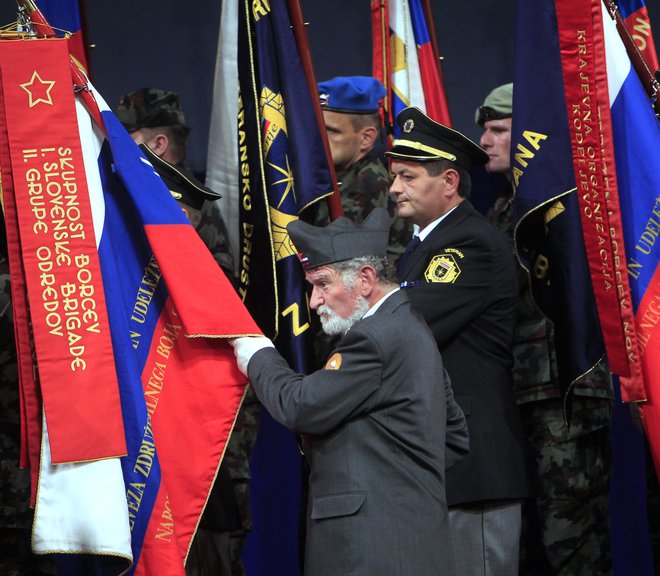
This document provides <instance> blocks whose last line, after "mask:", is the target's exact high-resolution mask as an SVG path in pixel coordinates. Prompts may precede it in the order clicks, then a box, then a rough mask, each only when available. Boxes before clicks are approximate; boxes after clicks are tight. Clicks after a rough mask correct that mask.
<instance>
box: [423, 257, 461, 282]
mask: <svg viewBox="0 0 660 576" xmlns="http://www.w3.org/2000/svg"><path fill="white" fill-rule="evenodd" d="M460 273H461V269H460V267H459V265H458V263H457V262H456V259H455V258H454V255H453V254H451V253H449V251H448V252H446V253H445V254H438V255H437V256H434V257H433V258H432V259H431V261H430V262H429V265H428V266H427V268H426V270H425V272H424V278H425V279H426V281H427V282H442V283H445V284H453V283H454V282H455V281H456V278H458V276H459V275H460Z"/></svg>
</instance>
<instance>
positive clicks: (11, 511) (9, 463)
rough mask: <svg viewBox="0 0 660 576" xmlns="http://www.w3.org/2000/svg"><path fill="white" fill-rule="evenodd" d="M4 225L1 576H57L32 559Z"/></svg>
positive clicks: (0, 270)
mask: <svg viewBox="0 0 660 576" xmlns="http://www.w3.org/2000/svg"><path fill="white" fill-rule="evenodd" d="M6 254H7V250H6V243H5V229H4V220H1V221H0V486H1V487H2V489H1V490H0V574H2V575H3V576H18V575H21V576H22V575H28V574H29V575H32V576H38V575H41V574H54V573H55V572H54V568H53V566H52V565H51V563H50V562H49V561H48V560H47V559H46V558H44V557H43V556H36V555H34V554H32V550H31V537H32V520H33V511H32V510H31V509H30V471H29V470H27V469H21V468H19V466H18V461H19V455H20V442H21V439H20V436H21V433H20V408H19V391H18V362H17V359H16V345H15V341H14V326H13V313H12V307H11V288H10V281H9V264H8V262H7V256H6Z"/></svg>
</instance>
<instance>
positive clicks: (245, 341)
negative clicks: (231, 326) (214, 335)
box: [229, 336, 275, 376]
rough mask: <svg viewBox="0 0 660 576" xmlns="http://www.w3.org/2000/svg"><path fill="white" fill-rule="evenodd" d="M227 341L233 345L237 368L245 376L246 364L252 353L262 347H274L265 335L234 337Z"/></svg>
mask: <svg viewBox="0 0 660 576" xmlns="http://www.w3.org/2000/svg"><path fill="white" fill-rule="evenodd" d="M229 343H230V344H231V345H232V346H233V347H234V354H235V355H236V363H237V364H238V369H239V370H240V371H241V372H242V373H243V375H245V376H247V369H248V364H249V363H250V358H252V355H253V354H255V353H256V352H259V350H261V349H262V348H275V346H273V343H272V342H271V341H270V339H269V338H266V337H265V336H256V337H253V336H246V337H243V338H235V339H233V340H230V341H229Z"/></svg>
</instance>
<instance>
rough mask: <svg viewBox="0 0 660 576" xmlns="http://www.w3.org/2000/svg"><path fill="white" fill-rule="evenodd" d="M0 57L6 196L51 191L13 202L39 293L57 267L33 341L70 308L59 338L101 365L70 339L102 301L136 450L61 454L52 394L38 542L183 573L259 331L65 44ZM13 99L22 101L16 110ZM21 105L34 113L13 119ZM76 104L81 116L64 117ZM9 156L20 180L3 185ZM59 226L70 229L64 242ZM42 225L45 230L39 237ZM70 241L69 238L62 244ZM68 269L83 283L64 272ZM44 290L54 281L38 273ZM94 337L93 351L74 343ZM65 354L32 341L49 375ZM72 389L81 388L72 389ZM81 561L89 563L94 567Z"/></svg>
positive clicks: (120, 563)
mask: <svg viewBox="0 0 660 576" xmlns="http://www.w3.org/2000/svg"><path fill="white" fill-rule="evenodd" d="M0 67H1V72H2V89H3V96H4V99H3V104H4V106H3V111H4V112H5V117H4V118H3V120H4V123H3V124H2V126H1V128H2V130H1V135H2V138H1V139H0V140H1V143H2V146H3V150H8V151H9V156H10V158H11V163H10V165H7V162H6V161H5V160H4V158H3V188H4V192H5V194H6V193H7V190H10V191H11V188H12V187H13V188H14V194H13V200H14V201H15V200H16V198H17V197H19V196H21V195H23V196H25V197H27V198H33V200H32V208H34V206H35V205H38V203H39V202H41V204H40V205H39V207H40V208H41V209H40V210H34V209H30V206H29V205H28V210H24V209H23V208H22V207H21V205H20V203H18V204H17V208H18V209H17V210H16V211H15V212H16V216H17V219H18V220H19V221H20V230H19V232H20V233H19V234H15V235H14V238H15V239H17V240H18V242H19V243H20V246H19V252H21V251H22V253H21V256H22V262H23V265H24V266H23V267H24V269H25V276H26V278H27V280H28V283H27V284H28V294H30V290H31V289H33V287H32V286H31V283H30V275H31V274H32V273H31V269H32V268H34V267H35V264H36V268H37V269H39V265H40V264H41V265H42V267H47V268H49V270H48V271H47V273H48V274H50V276H48V277H45V276H44V278H45V279H40V280H38V282H39V281H41V282H46V279H47V280H48V284H47V285H46V287H48V288H49V289H50V290H49V292H48V294H50V296H51V298H50V300H49V301H54V302H57V303H58V307H55V306H54V305H52V306H51V308H52V309H53V310H54V311H51V312H50V313H51V316H50V317H49V316H47V315H46V316H45V318H48V319H47V320H46V319H42V318H41V316H39V315H35V313H36V312H38V311H39V310H38V307H36V306H33V307H32V309H31V313H32V320H33V322H32V325H33V331H35V334H34V338H35V341H36V342H39V341H40V338H41V339H43V337H42V336H40V335H38V334H37V333H36V332H38V331H41V332H44V331H45V332H46V336H49V337H50V338H51V340H55V339H56V338H58V336H57V332H56V333H55V334H52V332H53V330H52V329H51V330H50V331H49V330H48V327H49V323H52V324H55V323H56V321H57V319H58V318H59V319H60V320H61V323H62V324H61V332H62V334H63V336H62V341H63V342H64V343H65V344H66V345H68V346H69V349H68V352H67V353H68V355H69V356H71V358H68V361H69V362H71V361H73V360H75V359H82V360H92V359H94V358H95V354H94V350H93V348H94V346H95V345H96V341H95V340H93V339H92V337H91V336H89V337H88V336H87V335H86V334H85V333H83V339H82V340H80V339H76V340H75V342H73V341H72V338H73V337H74V336H77V329H78V328H79V327H80V325H79V324H78V322H76V321H71V322H70V321H69V318H72V317H74V314H73V312H74V311H78V315H79V317H80V322H81V323H82V325H83V327H89V326H91V327H92V328H94V329H96V324H95V323H91V324H90V323H89V319H86V316H85V313H86V312H88V311H89V310H91V309H92V308H91V306H92V302H93V303H94V304H95V308H94V310H96V311H97V312H99V311H100V310H101V308H103V310H104V311H105V310H107V320H108V323H109V338H110V340H111V344H112V347H111V354H112V355H111V356H110V357H105V358H106V359H105V361H106V362H107V363H109V365H108V367H109V368H110V371H111V373H113V374H114V375H115V383H116V382H118V385H119V401H120V407H121V421H122V422H123V428H122V431H121V439H122V441H123V440H124V439H125V452H127V455H125V456H121V454H112V453H110V454H105V455H100V456H99V457H98V458H101V459H98V458H97V459H95V460H93V461H87V462H83V461H81V460H83V459H86V458H78V459H77V461H71V462H70V463H66V464H53V460H54V459H53V458H52V456H51V454H52V453H53V448H54V447H58V449H59V450H64V451H67V450H70V446H69V444H70V443H71V441H69V440H68V439H67V437H66V435H64V436H61V440H60V441H59V442H58V443H53V432H54V430H53V427H52V426H51V420H53V421H54V422H59V420H58V419H57V416H58V415H59V414H58V412H59V411H62V410H66V409H67V405H66V403H60V402H59V401H58V400H59V399H58V398H57V397H56V395H54V396H53V397H54V400H51V399H50V398H49V397H47V396H46V395H44V408H45V410H44V412H45V415H46V426H44V438H43V442H42V453H41V462H40V470H41V473H40V478H39V488H38V495H37V509H36V514H35V527H34V538H33V547H34V549H35V551H36V552H38V553H56V554H58V555H59V554H61V553H66V554H62V555H61V556H66V557H67V559H66V560H64V561H61V562H60V568H61V572H62V573H67V574H80V573H82V574H89V573H97V570H98V571H100V573H103V574H120V573H122V574H123V573H126V570H127V569H128V570H129V572H128V573H130V574H133V573H135V574H163V575H166V576H169V575H172V576H174V575H183V574H184V568H183V566H184V561H185V558H186V556H187V553H188V549H189V546H190V542H191V540H192V537H193V535H194V533H195V530H196V528H197V524H198V521H199V517H200V515H201V513H202V511H203V508H204V506H205V504H206V500H207V497H208V493H209V490H210V487H211V485H212V484H213V481H214V478H215V475H216V473H217V470H218V467H219V464H220V461H221V458H222V454H223V453H224V449H225V446H226V442H227V439H228V437H229V435H230V433H231V429H232V427H233V424H234V420H235V416H236V412H237V410H238V407H239V405H240V402H241V400H242V397H243V394H244V390H245V378H244V377H243V376H241V374H240V373H239V372H238V370H237V368H236V365H235V360H234V356H233V351H232V349H231V347H230V346H229V345H228V344H227V343H226V338H228V337H235V336H239V335H248V334H253V335H254V334H259V333H260V331H259V329H258V328H257V326H256V325H255V323H254V322H253V321H252V319H251V317H250V316H249V314H248V313H247V311H246V310H245V308H244V306H243V304H242V303H241V301H240V299H239V298H238V296H237V295H236V294H235V292H234V290H233V288H232V286H231V285H230V284H229V283H228V281H227V280H226V277H225V275H224V273H223V272H222V271H221V270H220V268H219V267H218V266H217V264H216V263H215V261H214V259H213V257H212V256H211V255H210V253H209V252H208V250H207V249H206V247H205V246H204V245H203V243H202V241H201V239H200V238H199V237H198V235H197V233H196V232H195V230H194V229H193V227H192V226H191V225H190V223H189V222H188V220H187V219H186V217H185V216H184V214H183V212H182V211H181V209H180V208H179V207H178V205H177V203H176V201H174V199H173V198H172V197H171V195H170V193H169V191H168V189H167V187H166V186H165V184H164V183H163V182H162V180H161V179H160V178H159V176H158V175H157V173H156V172H155V170H154V169H153V167H152V166H151V164H149V162H148V161H147V160H146V158H145V157H144V156H143V155H142V153H141V152H140V151H139V149H138V148H137V146H136V145H135V143H134V142H133V140H132V139H131V138H130V136H129V135H128V134H127V133H126V131H125V130H124V128H123V127H122V126H121V125H120V123H119V122H118V121H117V119H116V118H115V117H114V115H113V114H112V113H111V112H110V111H109V109H108V107H107V105H105V103H104V102H103V101H102V99H101V97H100V96H99V95H98V94H96V93H94V94H95V97H96V102H97V103H98V106H99V108H100V109H101V117H102V119H103V124H104V127H103V129H102V128H101V127H99V126H98V125H96V124H94V123H93V121H92V120H91V116H90V114H89V112H88V110H87V109H86V108H85V107H84V106H83V105H82V103H81V102H80V101H78V99H77V98H76V100H75V102H74V91H73V86H72V83H71V77H70V70H69V62H68V51H67V49H66V46H65V44H64V43H63V42H62V41H60V40H46V41H30V42H13V41H12V42H5V43H2V44H1V45H0ZM58 70H59V72H58ZM26 88H28V89H26ZM90 89H91V88H90ZM91 90H93V89H91ZM10 94H11V97H12V98H13V99H14V100H15V102H16V104H12V106H13V107H10V106H9V104H10V102H9V99H8V97H9V96H10ZM22 101H24V105H25V107H26V112H25V114H23V115H22V117H20V118H18V119H16V118H12V115H13V114H15V113H16V111H17V110H18V108H17V106H19V105H20V104H21V102H22ZM69 112H70V113H71V114H73V116H72V117H65V113H66V114H69ZM53 113H55V114H56V115H57V117H56V118H53V117H52V114H53ZM24 123H27V124H29V125H30V126H31V129H32V130H33V133H34V134H40V133H41V132H42V131H43V132H44V133H45V134H46V135H47V138H48V139H49V142H47V143H42V142H41V141H39V142H37V141H36V140H35V141H34V142H32V141H29V140H27V139H26V136H25V135H24V132H21V131H20V127H21V125H22V124H24ZM71 123H73V124H71ZM71 125H73V127H74V130H73V133H72V134H73V140H74V141H75V142H77V145H78V148H79V149H80V150H81V151H82V155H81V157H80V159H79V160H77V159H76V158H77V157H76V156H75V155H71V153H70V151H69V147H68V146H64V145H63V142H69V140H68V139H71V138H72V134H71V133H65V132H62V130H66V129H67V128H66V127H70V126H71ZM58 126H60V127H59V128H58ZM17 127H18V128H17ZM30 134H31V133H28V134H27V135H28V136H30ZM70 155H71V158H72V159H70ZM60 156H62V157H63V158H64V160H62V159H61V158H60ZM6 166H7V168H8V170H9V174H10V175H11V181H12V183H13V186H11V185H9V183H8V182H7V181H6V180H5V178H6V177H7V176H8V172H7V171H5V167H6ZM81 171H82V174H80V172H81ZM25 182H27V183H28V184H30V186H27V185H26V184H25ZM36 183H41V184H42V187H40V188H39V187H37V186H36ZM55 183H57V185H56V184H55ZM5 184H8V186H6V187H5ZM83 184H84V187H83ZM74 185H75V187H76V188H75V191H76V192H77V196H76V197H75V198H73V197H72V196H73V191H74ZM85 198H86V200H85ZM74 201H75V202H79V204H80V205H83V204H85V202H87V204H88V206H89V207H90V211H91V216H92V218H91V221H90V226H89V227H88V228H85V234H86V237H87V238H88V239H91V240H92V243H93V247H94V254H93V255H94V256H95V257H96V258H98V261H99V262H100V273H101V276H102V289H103V293H104V296H105V298H103V297H102V295H101V292H100V291H98V290H99V289H100V287H98V288H97V287H95V290H97V291H96V292H94V297H93V298H92V296H90V288H89V287H88V285H89V284H90V283H91V282H90V281H88V278H89V277H90V274H91V276H93V271H92V272H90V273H87V272H84V273H81V272H80V271H79V269H80V268H81V267H80V266H79V267H78V269H76V265H77V263H85V264H86V263H87V260H88V257H90V259H91V256H92V254H91V252H89V247H87V246H84V247H82V248H81V247H80V246H78V244H76V243H75V242H74V241H73V240H74V239H76V238H75V236H76V235H77V234H79V233H80V230H81V229H80V227H78V224H79V222H78V220H79V216H78V211H77V210H73V209H71V208H70V209H69V212H68V213H67V211H66V207H67V206H69V207H71V206H74ZM63 210H64V216H63V215H62V211H63ZM80 211H81V212H83V211H84V210H83V209H82V208H80ZM60 220H61V221H62V222H60ZM62 227H63V229H61V228H62ZM58 231H59V232H60V233H61V232H67V234H68V237H66V238H64V237H61V236H60V237H59V240H58V239H57V238H56V237H55V235H56V234H57V233H58ZM51 233H52V236H53V240H54V241H55V243H54V244H53V248H50V243H49V242H50V236H49V234H51ZM32 236H34V237H36V238H37V239H38V242H37V243H36V248H35V247H34V244H35V243H34V242H32V241H31V240H32V239H33V238H32ZM64 239H67V240H69V242H68V243H67V244H66V245H65V244H62V242H63V240H64ZM57 242H59V244H57ZM41 246H47V247H49V250H50V252H49V253H50V254H51V255H52V258H50V259H47V258H46V252H45V251H44V250H43V248H41ZM58 246H59V248H58ZM65 247H66V248H68V250H69V252H65ZM83 248H84V250H88V251H87V252H83V251H82V250H83ZM58 250H59V251H58ZM33 253H34V254H36V255H37V260H36V263H35V262H33V260H34V257H33ZM63 254H69V256H70V260H71V261H72V262H73V263H74V266H73V267H71V266H68V267H67V258H64V257H63V256H62V255H63ZM58 256H59V257H60V258H59V259H58ZM44 262H46V263H47V264H46V265H43V263H44ZM11 264H14V262H12V263H11ZM70 269H71V270H70ZM90 269H91V268H90ZM13 270H14V267H12V274H13ZM71 272H73V274H74V278H73V279H72V280H71V279H69V276H67V274H70V273H71ZM44 274H46V272H44ZM37 287H38V288H37V289H40V290H42V291H43V289H44V286H39V284H38V283H37ZM30 301H31V302H34V301H37V300H35V299H34V297H33V298H32V299H31V300H30ZM44 308H45V309H46V312H48V311H49V310H48V308H46V307H44ZM53 314H54V315H53ZM42 316H43V315H42ZM85 322H87V324H85ZM44 326H45V327H44ZM100 326H101V328H99V330H100V331H102V330H103V324H102V323H101V324H100ZM91 334H92V336H95V335H96V332H95V331H94V330H92V331H91ZM72 342H73V344H72ZM83 344H84V345H85V346H86V348H85V350H83V351H80V350H79V349H78V348H72V346H74V345H75V346H82V345H83ZM42 349H43V347H42ZM65 356H66V355H65ZM55 360H57V358H51V357H50V356H49V355H48V354H47V353H46V354H40V353H39V351H38V350H37V370H38V372H39V375H41V374H44V373H47V372H48V371H49V365H50V364H52V363H53V362H54V361H55ZM51 371H52V370H51ZM71 378H72V377H71V375H70V374H68V373H67V370H66V369H62V370H61V372H60V375H59V379H60V383H59V387H61V388H63V389H66V388H65V385H69V386H70V383H69V380H71ZM40 379H41V378H40ZM55 384H57V381H55ZM94 385H95V387H96V394H98V398H97V397H96V396H92V397H91V398H90V399H89V400H88V401H86V402H85V403H84V405H80V406H77V408H76V410H75V411H73V412H67V413H68V414H69V419H70V422H69V425H70V426H71V427H73V428H76V429H82V430H86V431H87V432H88V434H89V433H92V432H94V431H96V430H103V429H104V427H105V425H106V419H107V409H105V408H101V406H100V404H99V399H100V398H102V397H104V391H105V389H106V388H107V387H108V386H111V385H112V382H108V381H107V380H106V378H105V377H101V376H100V375H99V376H98V377H97V378H96V379H95V382H94ZM115 385H116V384H115ZM57 387H58V386H57V385H55V386H54V389H57ZM68 396H69V399H71V398H72V396H75V392H74V393H73V395H71V394H69V395H68ZM110 405H112V402H111V403H110ZM59 427H60V428H61V427H62V426H61V424H60V426H59ZM74 449H75V450H76V451H78V452H79V451H81V450H82V451H83V452H82V453H83V455H84V454H85V453H86V452H85V451H87V450H89V449H90V448H87V447H86V446H85V445H84V444H81V445H78V444H75V445H74ZM78 554H84V556H79V555H78ZM90 555H91V556H90ZM82 558H86V559H87V560H89V559H90V558H93V559H94V562H95V563H94V566H95V568H94V571H92V570H91V569H90V568H89V566H87V565H86V564H85V561H84V560H82ZM131 562H132V564H131ZM63 566H64V567H63Z"/></svg>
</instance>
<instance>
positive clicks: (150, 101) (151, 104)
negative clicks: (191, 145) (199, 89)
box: [117, 88, 188, 132]
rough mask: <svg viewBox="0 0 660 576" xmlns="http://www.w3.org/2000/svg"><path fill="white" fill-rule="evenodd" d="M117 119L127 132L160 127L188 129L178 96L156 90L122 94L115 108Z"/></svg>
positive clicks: (148, 89) (146, 89)
mask: <svg viewBox="0 0 660 576" xmlns="http://www.w3.org/2000/svg"><path fill="white" fill-rule="evenodd" d="M117 118H118V119H119V121H120V122H121V123H122V124H123V125H124V128H126V130H128V131H129V132H134V131H135V130H139V129H140V128H160V127H162V126H183V127H184V128H186V129H188V127H187V126H186V121H185V119H184V117H183V110H182V109H181V102H180V101H179V96H178V95H177V94H176V93H175V92H170V91H168V90H160V89H158V88H142V89H140V90H136V91H135V92H129V93H128V94H124V95H123V96H122V97H121V98H120V100H119V105H118V106H117Z"/></svg>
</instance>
